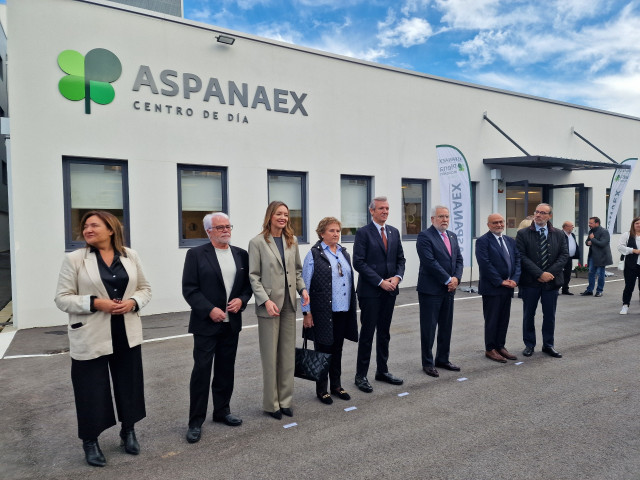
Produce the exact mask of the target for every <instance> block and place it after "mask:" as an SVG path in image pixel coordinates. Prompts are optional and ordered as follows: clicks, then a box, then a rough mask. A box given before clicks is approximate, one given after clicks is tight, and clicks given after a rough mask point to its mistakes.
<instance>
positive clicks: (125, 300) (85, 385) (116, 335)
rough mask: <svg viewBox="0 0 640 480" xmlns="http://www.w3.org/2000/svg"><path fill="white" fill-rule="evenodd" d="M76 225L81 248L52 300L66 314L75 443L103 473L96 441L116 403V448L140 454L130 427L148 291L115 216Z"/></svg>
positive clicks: (139, 407)
mask: <svg viewBox="0 0 640 480" xmlns="http://www.w3.org/2000/svg"><path fill="white" fill-rule="evenodd" d="M80 225H82V235H83V236H84V239H85V242H86V246H85V247H84V248H80V249H78V250H76V251H74V252H71V253H69V254H67V255H66V257H65V259H64V262H63V264H62V268H61V269H60V276H59V278H58V287H57V289H56V296H55V302H56V305H57V307H58V308H59V309H60V310H62V311H63V312H66V313H68V314H69V327H68V332H69V353H70V355H71V382H72V384H73V393H74V397H75V404H76V413H77V417H78V437H80V439H81V440H82V447H83V449H84V453H85V459H86V461H87V463H88V464H89V465H92V466H95V467H104V466H105V465H106V463H107V461H106V459H105V457H104V454H103V453H102V450H101V448H100V444H99V443H98V436H99V435H100V434H101V433H102V432H103V431H104V430H106V429H107V428H109V427H112V426H113V425H115V424H116V418H115V415H114V412H113V403H114V400H115V405H116V410H117V412H118V419H119V420H120V422H121V423H122V427H121V429H120V439H121V446H122V447H123V448H124V450H125V452H126V453H129V454H131V455H138V454H139V453H140V444H139V443H138V440H137V438H136V433H135V430H134V425H135V424H136V423H137V422H139V421H140V420H142V419H143V418H144V417H145V416H146V410H145V402H144V379H143V373H142V350H141V347H140V345H141V344H142V322H141V321H140V314H139V311H140V309H141V308H142V307H144V306H145V305H146V304H147V303H148V302H149V300H150V299H151V287H150V286H149V282H148V281H147V279H146V277H145V275H144V272H143V271H142V264H141V263H140V259H139V257H138V254H137V253H136V252H135V251H134V250H131V249H130V248H127V247H125V246H124V233H123V228H122V224H121V223H120V221H119V220H118V219H117V218H116V217H115V216H114V215H112V214H111V213H109V212H105V211H101V210H93V211H90V212H87V213H86V214H85V215H84V216H83V217H82V220H81V221H80ZM110 375H111V382H113V397H112V395H111V385H110V379H109V376H110Z"/></svg>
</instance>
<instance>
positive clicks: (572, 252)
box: [562, 220, 580, 295]
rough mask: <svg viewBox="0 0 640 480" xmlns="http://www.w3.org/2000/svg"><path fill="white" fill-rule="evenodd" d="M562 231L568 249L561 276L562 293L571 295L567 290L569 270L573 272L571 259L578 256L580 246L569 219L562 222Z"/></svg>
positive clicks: (569, 277)
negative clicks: (562, 278)
mask: <svg viewBox="0 0 640 480" xmlns="http://www.w3.org/2000/svg"><path fill="white" fill-rule="evenodd" d="M562 231H563V232H564V234H565V236H566V240H567V249H568V250H569V259H568V260H567V263H565V264H564V270H563V271H562V276H563V277H564V283H563V284H562V294H563V295H573V293H571V292H570V291H569V282H570V281H571V272H573V259H574V258H580V248H579V247H578V242H577V241H576V236H575V235H574V234H573V223H571V222H570V221H569V220H567V221H566V222H564V223H563V224H562Z"/></svg>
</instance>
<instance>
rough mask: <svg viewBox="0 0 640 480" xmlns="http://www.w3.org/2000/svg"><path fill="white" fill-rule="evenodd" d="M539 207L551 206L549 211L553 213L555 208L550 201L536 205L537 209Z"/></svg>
mask: <svg viewBox="0 0 640 480" xmlns="http://www.w3.org/2000/svg"><path fill="white" fill-rule="evenodd" d="M538 207H549V213H553V208H552V207H551V205H549V204H548V203H539V204H538V205H536V210H537V209H538Z"/></svg>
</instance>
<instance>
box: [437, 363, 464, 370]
mask: <svg viewBox="0 0 640 480" xmlns="http://www.w3.org/2000/svg"><path fill="white" fill-rule="evenodd" d="M436 367H440V368H444V369H445V370H451V371H452V372H459V371H460V367H459V366H457V365H454V364H453V363H451V362H445V363H436Z"/></svg>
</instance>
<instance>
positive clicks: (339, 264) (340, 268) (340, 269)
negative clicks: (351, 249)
mask: <svg viewBox="0 0 640 480" xmlns="http://www.w3.org/2000/svg"><path fill="white" fill-rule="evenodd" d="M338 275H340V276H341V277H342V276H343V275H342V264H341V263H340V262H338Z"/></svg>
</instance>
